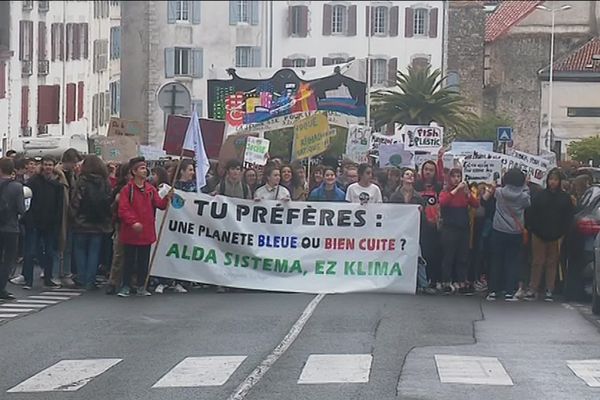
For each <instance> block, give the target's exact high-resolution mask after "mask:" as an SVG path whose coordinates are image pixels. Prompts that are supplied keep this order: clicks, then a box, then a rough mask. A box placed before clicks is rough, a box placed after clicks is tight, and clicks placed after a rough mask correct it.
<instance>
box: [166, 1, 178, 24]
mask: <svg viewBox="0 0 600 400" xmlns="http://www.w3.org/2000/svg"><path fill="white" fill-rule="evenodd" d="M175 21H177V2H176V1H167V23H169V24H174V23H175Z"/></svg>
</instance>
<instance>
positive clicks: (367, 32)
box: [365, 6, 373, 36]
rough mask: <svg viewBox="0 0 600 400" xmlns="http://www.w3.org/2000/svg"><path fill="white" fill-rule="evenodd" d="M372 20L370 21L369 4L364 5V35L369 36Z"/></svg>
mask: <svg viewBox="0 0 600 400" xmlns="http://www.w3.org/2000/svg"><path fill="white" fill-rule="evenodd" d="M372 24H373V23H372V21H371V7H370V6H365V36H369V28H370V27H371V25H372ZM372 34H373V32H371V35H372Z"/></svg>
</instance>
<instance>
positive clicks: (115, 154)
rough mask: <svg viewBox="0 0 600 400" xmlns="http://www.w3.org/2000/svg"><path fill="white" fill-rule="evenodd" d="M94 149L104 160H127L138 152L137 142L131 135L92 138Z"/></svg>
mask: <svg viewBox="0 0 600 400" xmlns="http://www.w3.org/2000/svg"><path fill="white" fill-rule="evenodd" d="M94 147H95V148H94V150H95V153H96V155H97V156H98V157H100V158H102V159H103V160H104V161H118V162H127V161H129V160H130V159H131V158H133V157H137V156H138V154H139V150H138V142H137V140H136V138H135V137H131V136H112V137H104V136H101V137H98V138H97V139H94Z"/></svg>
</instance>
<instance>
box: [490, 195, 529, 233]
mask: <svg viewBox="0 0 600 400" xmlns="http://www.w3.org/2000/svg"><path fill="white" fill-rule="evenodd" d="M494 197H495V198H496V213H495V214H494V222H493V225H492V226H493V228H494V230H496V231H498V232H503V233H509V234H513V235H517V234H521V233H522V232H523V226H524V223H523V214H524V213H525V209H526V208H527V207H529V205H530V204H531V199H530V197H529V188H528V187H527V185H525V186H513V185H506V186H504V187H501V188H498V189H496V193H495V194H494Z"/></svg>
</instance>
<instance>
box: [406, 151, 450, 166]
mask: <svg viewBox="0 0 600 400" xmlns="http://www.w3.org/2000/svg"><path fill="white" fill-rule="evenodd" d="M454 159H455V157H454V154H451V153H444V156H443V157H442V162H443V163H444V168H448V169H452V168H454ZM413 161H414V164H415V167H416V168H417V169H418V170H421V167H423V164H424V163H425V162H427V161H433V162H434V163H436V164H437V161H438V155H437V154H432V153H427V154H415V157H414V158H413Z"/></svg>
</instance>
